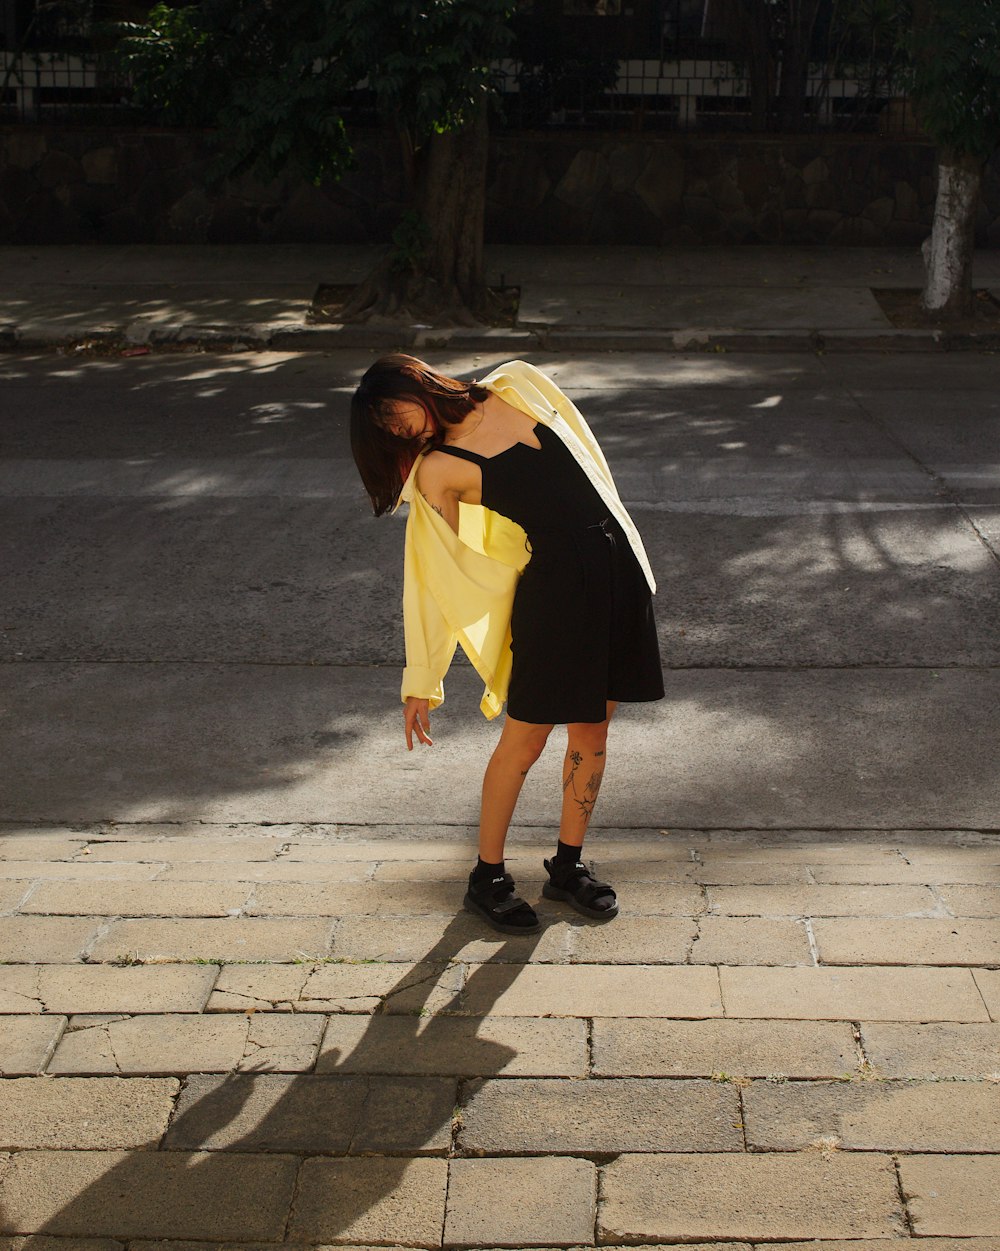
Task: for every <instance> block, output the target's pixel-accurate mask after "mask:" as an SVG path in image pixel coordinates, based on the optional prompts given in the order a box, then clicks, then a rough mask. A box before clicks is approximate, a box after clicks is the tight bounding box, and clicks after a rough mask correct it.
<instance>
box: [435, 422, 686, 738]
mask: <svg viewBox="0 0 1000 1251" xmlns="http://www.w3.org/2000/svg"><path fill="white" fill-rule="evenodd" d="M534 433H535V435H536V436H537V438H538V442H539V444H540V449H541V450H539V449H538V448H534V447H529V446H528V444H526V443H515V444H514V445H513V446H512V447H509V448H506V449H505V450H504V451H503V452H500V453H499V454H498V455H496V456H479V455H478V454H477V453H475V452H469V451H467V450H466V449H465V448H458V447H450V446H440V447H438V448H437V449H436V450H437V451H440V452H446V453H448V455H450V456H458V457H460V458H461V459H462V460H468V461H471V462H472V463H473V464H476V465H479V467H480V469H481V470H482V475H483V495H482V500H483V506H484V507H485V508H488V509H490V510H491V511H493V512H497V513H501V514H502V515H503V516H505V517H508V518H510V520H512V521H516V522H517V524H518V525H520V526H521V527H522V528H523V529H524V530H525V532H526V533H527V536H528V543H529V546H530V550H531V559H530V560H529V562H528V564H527V565H526V567H525V569H524V573H523V574H522V575H521V579H520V581H519V582H518V585H517V591H516V593H515V596H514V608H513V614H512V616H511V635H512V638H513V644H512V651H513V668H512V671H511V680H510V690H509V692H508V695H507V712H508V714H509V715H510V716H511V717H514V718H515V719H516V720H518V721H530V722H533V723H535V724H537V725H548V724H562V723H566V722H570V721H603V720H604V719H605V717H606V716H607V709H606V707H605V703H606V701H607V700H609V699H610V700H621V701H625V702H641V701H647V700H654V699H661V698H662V697H663V673H662V671H661V668H660V651H659V646H658V644H657V639H656V625H655V623H654V621H653V606H652V597H651V595H650V591H649V585H648V583H647V582H646V578H645V575H644V574H643V572H642V569H641V567H640V565H639V562H638V561H637V560H636V557H635V553H634V552H633V551H632V547H631V544H630V543H629V541H628V538H627V537H626V535H625V533H624V531H623V530H622V528H621V526H620V525H619V524H618V522H617V521H616V520H615V519H614V517H612V516H610V515H609V513H608V508H607V505H606V504H605V503H604V501H603V500H602V499H601V497H600V495H598V493H597V491H596V490H595V488H594V486H593V484H592V483H591V481H590V479H589V478H588V477H587V475H586V473H585V472H584V471H583V469H582V468H581V466H580V465H579V464H577V461H576V458H575V457H574V456H573V453H572V452H571V451H570V450H569V448H568V447H567V446H566V445H565V443H563V441H562V439H560V438H559V436H558V435H557V434H556V433H555V432H554V431H553V430H550V429H549V428H548V427H547V426H546V425H544V424H543V423H542V422H538V423H537V425H536V426H535V428H534Z"/></svg>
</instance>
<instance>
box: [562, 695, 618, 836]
mask: <svg viewBox="0 0 1000 1251" xmlns="http://www.w3.org/2000/svg"><path fill="white" fill-rule="evenodd" d="M617 707H618V705H617V704H616V703H615V702H614V701H612V700H609V701H608V705H607V709H608V715H607V716H606V717H605V719H604V720H603V721H596V722H593V721H573V722H571V723H570V724H569V725H568V726H567V727H566V728H567V731H568V739H567V743H566V760H565V762H564V764H563V799H562V817H561V819H560V822H559V841H560V842H561V843H565V844H566V845H567V846H570V847H582V846H583V836H584V835H585V834H586V833H587V826H588V825H589V824H590V817H591V814H592V813H593V811H594V805H595V804H596V803H597V796H598V794H599V792H600V789H601V780H602V778H603V777H604V765H605V761H606V759H607V755H606V753H607V744H608V726H609V725H610V724H611V718H612V716H613V715H614V711H615V709H616V708H617Z"/></svg>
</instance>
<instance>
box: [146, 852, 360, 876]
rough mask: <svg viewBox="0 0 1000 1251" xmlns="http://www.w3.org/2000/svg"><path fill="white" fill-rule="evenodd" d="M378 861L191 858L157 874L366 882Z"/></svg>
mask: <svg viewBox="0 0 1000 1251" xmlns="http://www.w3.org/2000/svg"><path fill="white" fill-rule="evenodd" d="M374 868H375V865H374V864H372V863H370V862H368V861H366V860H358V861H354V860H331V861H329V862H328V863H322V864H317V863H312V864H309V863H305V862H303V861H301V860H288V859H286V858H284V857H282V858H281V859H280V860H243V861H227V860H223V861H222V862H220V863H216V862H214V861H211V860H191V861H188V862H186V863H181V864H165V865H162V866H161V867H160V871H159V872H158V873H157V874H156V880H157V881H158V882H367V881H368V879H369V878H370V877H371V876H372V872H373V870H374Z"/></svg>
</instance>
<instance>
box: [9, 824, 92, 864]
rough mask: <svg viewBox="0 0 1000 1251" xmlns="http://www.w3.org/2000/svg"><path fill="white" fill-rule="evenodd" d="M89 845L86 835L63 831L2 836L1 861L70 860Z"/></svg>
mask: <svg viewBox="0 0 1000 1251" xmlns="http://www.w3.org/2000/svg"><path fill="white" fill-rule="evenodd" d="M86 845H87V838H86V835H83V834H78V835H76V836H75V837H68V836H67V834H66V833H65V832H64V831H62V830H53V831H52V832H51V833H39V834H0V860H68V859H70V857H72V856H75V855H76V854H77V853H78V852H80V851H82V850H83V848H84V847H85V846H86Z"/></svg>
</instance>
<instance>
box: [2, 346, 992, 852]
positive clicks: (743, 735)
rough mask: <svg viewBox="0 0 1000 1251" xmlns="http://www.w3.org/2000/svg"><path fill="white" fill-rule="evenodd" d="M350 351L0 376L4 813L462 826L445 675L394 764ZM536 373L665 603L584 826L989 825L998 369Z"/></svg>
mask: <svg viewBox="0 0 1000 1251" xmlns="http://www.w3.org/2000/svg"><path fill="white" fill-rule="evenodd" d="M427 355H428V358H429V359H432V360H433V361H434V362H435V364H437V365H438V366H439V367H441V368H444V369H445V370H448V371H451V372H454V373H463V372H468V373H470V374H476V373H478V374H484V373H485V372H487V370H488V369H489V368H491V367H492V366H493V365H494V364H496V363H497V362H496V361H494V360H488V359H485V358H482V359H480V358H474V359H473V358H468V357H465V358H460V357H452V356H449V355H448V354H446V353H443V352H434V353H427ZM371 359H372V355H371V354H365V353H361V352H356V353H341V354H330V355H323V356H320V355H309V356H296V355H275V354H269V355H250V354H248V355H238V356H218V357H213V356H206V355H200V354H178V355H169V356H146V357H139V358H133V359H112V358H86V357H68V356H57V355H46V356H38V357H34V358H29V357H19V356H9V357H0V509H2V516H0V575H2V584H3V598H2V614H0V662H2V663H0V701H2V702H0V735H2V744H0V754H2V759H3V761H4V764H3V780H2V783H0V790H2V797H0V821H7V822H15V823H16V822H33V821H46V822H70V823H72V822H94V821H105V820H106V821H122V822H129V821H139V822H154V823H155V822H172V821H191V820H204V821H209V822H234V823H239V822H251V823H257V822H276V823H298V822H303V823H340V824H345V823H346V824H350V825H366V824H374V825H380V826H383V827H384V826H399V827H401V828H405V829H406V830H410V831H413V830H416V831H418V832H419V831H423V832H424V833H427V832H428V831H430V830H438V829H441V828H442V827H445V828H447V827H455V826H459V827H465V826H469V825H471V824H473V823H474V822H475V819H476V811H477V803H478V789H479V782H480V777H481V772H482V767H483V764H484V763H485V758H486V755H487V753H488V751H489V747H490V744H491V742H492V741H493V740H494V738H495V737H496V734H497V732H498V728H499V723H498V722H493V723H487V722H485V721H484V720H483V718H482V717H481V715H480V714H479V712H478V709H477V704H478V683H477V681H476V679H475V675H474V674H472V672H471V670H469V669H468V667H467V666H456V668H455V669H454V670H453V672H452V674H451V675H450V677H449V680H448V682H447V684H446V686H447V691H448V700H447V702H446V704H445V706H444V707H443V708H442V709H441V710H440V711H439V712H438V713H436V714H435V716H434V719H433V720H434V727H433V728H434V731H435V737H436V740H437V742H436V745H435V747H434V748H433V749H429V750H424V751H421V752H416V751H415V752H414V753H412V754H407V752H406V751H405V748H404V747H403V745H402V734H401V718H400V706H399V703H398V682H399V670H400V665H401V663H402V629H401V621H400V612H399V601H400V589H401V588H400V575H401V568H402V538H403V523H402V518H401V516H397V517H393V518H383V519H379V520H376V519H374V518H372V517H371V515H370V510H369V509H368V505H367V501H366V498H365V496H364V494H363V492H362V490H361V487H360V483H359V482H358V480H357V478H356V474H355V471H354V467H353V463H352V461H351V458H350V452H349V447H348V440H347V416H348V401H349V396H350V393H351V391H352V390H353V386H354V385H355V381H356V379H357V377H358V376H359V375H360V373H361V372H362V371H363V369H364V368H365V367H366V366H367V364H368V363H369V362H370V360H371ZM533 359H534V360H535V363H536V364H538V365H539V366H541V367H542V368H543V369H547V370H548V371H549V372H551V373H552V374H553V376H554V377H555V378H556V379H557V380H558V381H559V383H560V384H561V385H562V386H563V387H564V389H566V390H567V391H568V392H569V393H570V394H571V395H572V396H573V397H574V398H575V399H576V401H577V402H578V404H579V405H580V407H581V409H582V410H583V412H584V413H585V415H586V416H587V417H588V418H589V419H590V420H591V422H592V424H593V426H594V428H595V430H596V432H597V434H598V436H599V438H600V439H601V441H602V444H603V446H604V448H605V451H606V453H607V455H608V458H609V460H610V462H611V465H612V468H613V470H614V471H615V474H616V477H617V481H618V484H619V488H620V491H621V494H622V496H623V498H624V499H625V501H626V503H627V504H628V506H629V507H630V509H631V510H632V513H633V516H634V517H635V520H636V521H637V523H638V525H639V527H640V530H641V531H642V533H643V535H644V537H645V539H646V541H647V546H648V548H649V551H650V555H651V558H652V561H653V566H654V569H655V572H656V574H657V578H658V581H659V585H660V592H659V595H658V597H657V614H658V622H659V629H660V637H661V647H662V653H663V658H664V664H665V667H666V670H667V672H666V686H667V698H666V699H665V700H663V701H662V702H661V703H659V704H656V705H645V706H636V707H633V708H630V709H624V710H623V712H622V714H621V716H620V718H619V720H618V722H617V723H616V726H615V728H614V731H613V740H612V744H611V749H610V752H609V754H610V755H611V756H612V762H611V767H610V768H609V770H608V775H607V778H606V781H605V786H604V789H603V792H602V796H601V802H600V804H599V806H598V809H597V812H596V814H595V825H599V826H600V825H603V826H605V827H611V828H618V827H621V828H657V827H669V828H706V829H717V828H737V829H743V828H777V829H799V828H803V829H806V828H808V829H812V828H819V829H852V828H856V829H867V828H872V829H901V828H902V829H905V828H913V829H917V828H930V829H988V828H996V826H997V824H998V821H997V812H998V810H1000V804H998V800H1000V770H998V768H997V764H996V757H997V751H996V744H997V741H998V739H1000V734H998V730H1000V712H998V709H1000V625H998V606H1000V563H998V552H1000V388H998V386H997V380H998V377H1000V365H998V362H997V359H996V357H995V356H991V355H974V354H955V355H945V356H941V355H938V356H934V357H929V356H927V357H925V356H919V355H912V356H908V355H906V354H902V355H896V356H888V355H886V356H877V355H873V354H865V355H864V356H856V357H852V356H848V355H837V356H833V357H814V356H807V355H802V354H797V355H795V356H788V357H782V356H777V355H757V356H750V355H746V356H742V355H740V356H738V355H719V356H705V355H701V356H698V355H692V356H690V357H685V356H678V355H675V354H671V355H664V356H659V355H655V354H651V353H640V354H635V355H629V354H625V353H621V354H611V355H602V356H594V357H592V358H589V359H583V358H575V357H568V356H558V357H543V356H537V357H535V358H533ZM583 610H585V608H584V609H583ZM560 756H561V752H560V751H559V750H558V747H557V746H556V744H555V740H554V742H553V746H552V747H551V748H550V750H549V751H548V752H547V753H546V756H545V757H543V760H542V762H541V763H540V765H539V766H538V768H537V769H536V770H535V771H534V772H533V773H532V776H531V777H530V778H529V781H528V785H527V787H526V790H525V793H524V796H523V798H522V804H521V807H520V808H519V810H518V814H517V820H518V822H520V823H521V824H523V825H530V826H536V825H541V826H545V825H549V824H551V822H552V819H553V817H554V815H555V804H554V801H553V788H554V787H556V786H557V776H558V772H559V763H560Z"/></svg>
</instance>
